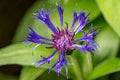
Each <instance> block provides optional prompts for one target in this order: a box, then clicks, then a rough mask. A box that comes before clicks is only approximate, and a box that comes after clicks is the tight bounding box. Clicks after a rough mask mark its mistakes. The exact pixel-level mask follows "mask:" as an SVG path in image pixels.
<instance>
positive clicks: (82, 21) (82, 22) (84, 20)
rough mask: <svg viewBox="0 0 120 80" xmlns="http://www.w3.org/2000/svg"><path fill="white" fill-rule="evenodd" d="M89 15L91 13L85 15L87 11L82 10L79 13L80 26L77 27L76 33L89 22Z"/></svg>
mask: <svg viewBox="0 0 120 80" xmlns="http://www.w3.org/2000/svg"><path fill="white" fill-rule="evenodd" d="M88 16H89V15H87V16H86V17H85V12H81V13H80V14H79V20H80V21H79V24H78V26H77V27H76V28H75V30H74V32H75V34H76V33H77V32H79V31H81V30H82V29H83V28H84V27H85V26H86V24H87V23H88V21H89V18H88Z"/></svg>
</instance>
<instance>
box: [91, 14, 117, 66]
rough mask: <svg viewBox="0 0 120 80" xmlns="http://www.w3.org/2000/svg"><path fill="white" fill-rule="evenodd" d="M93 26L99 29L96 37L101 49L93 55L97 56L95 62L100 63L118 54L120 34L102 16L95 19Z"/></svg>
mask: <svg viewBox="0 0 120 80" xmlns="http://www.w3.org/2000/svg"><path fill="white" fill-rule="evenodd" d="M93 28H96V29H98V30H99V33H98V34H97V36H96V38H95V39H96V41H97V43H98V45H99V48H98V50H99V51H98V53H97V54H96V55H95V56H94V57H93V58H95V64H98V63H99V62H101V61H103V60H104V59H108V58H114V57H115V56H116V55H117V51H118V47H119V36H118V35H117V34H116V33H115V31H114V30H113V29H112V28H111V27H110V26H109V25H108V24H107V22H106V21H105V20H104V18H103V17H102V16H100V17H99V18H97V19H96V20H94V21H93Z"/></svg>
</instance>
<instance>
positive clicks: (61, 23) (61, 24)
mask: <svg viewBox="0 0 120 80" xmlns="http://www.w3.org/2000/svg"><path fill="white" fill-rule="evenodd" d="M56 7H57V10H58V13H59V15H60V26H61V28H62V27H63V11H64V10H63V9H62V7H61V6H58V4H56Z"/></svg>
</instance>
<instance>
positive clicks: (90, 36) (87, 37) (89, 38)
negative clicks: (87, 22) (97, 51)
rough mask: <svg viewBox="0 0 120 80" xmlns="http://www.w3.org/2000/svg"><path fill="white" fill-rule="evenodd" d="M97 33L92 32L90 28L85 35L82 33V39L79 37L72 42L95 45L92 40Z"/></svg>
mask: <svg viewBox="0 0 120 80" xmlns="http://www.w3.org/2000/svg"><path fill="white" fill-rule="evenodd" d="M98 32H99V31H98V30H96V31H94V30H93V29H92V28H90V30H89V31H88V32H87V33H84V32H83V33H84V36H83V37H81V38H79V39H77V40H74V42H79V41H87V42H93V43H96V41H95V40H94V39H93V38H94V36H95V35H96V34H97V33H98Z"/></svg>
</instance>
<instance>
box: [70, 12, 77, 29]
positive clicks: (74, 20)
mask: <svg viewBox="0 0 120 80" xmlns="http://www.w3.org/2000/svg"><path fill="white" fill-rule="evenodd" d="M73 16H74V18H73V23H72V25H71V28H70V30H72V29H73V27H74V25H75V23H76V22H77V21H78V19H79V16H77V13H76V11H74V14H73Z"/></svg>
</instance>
